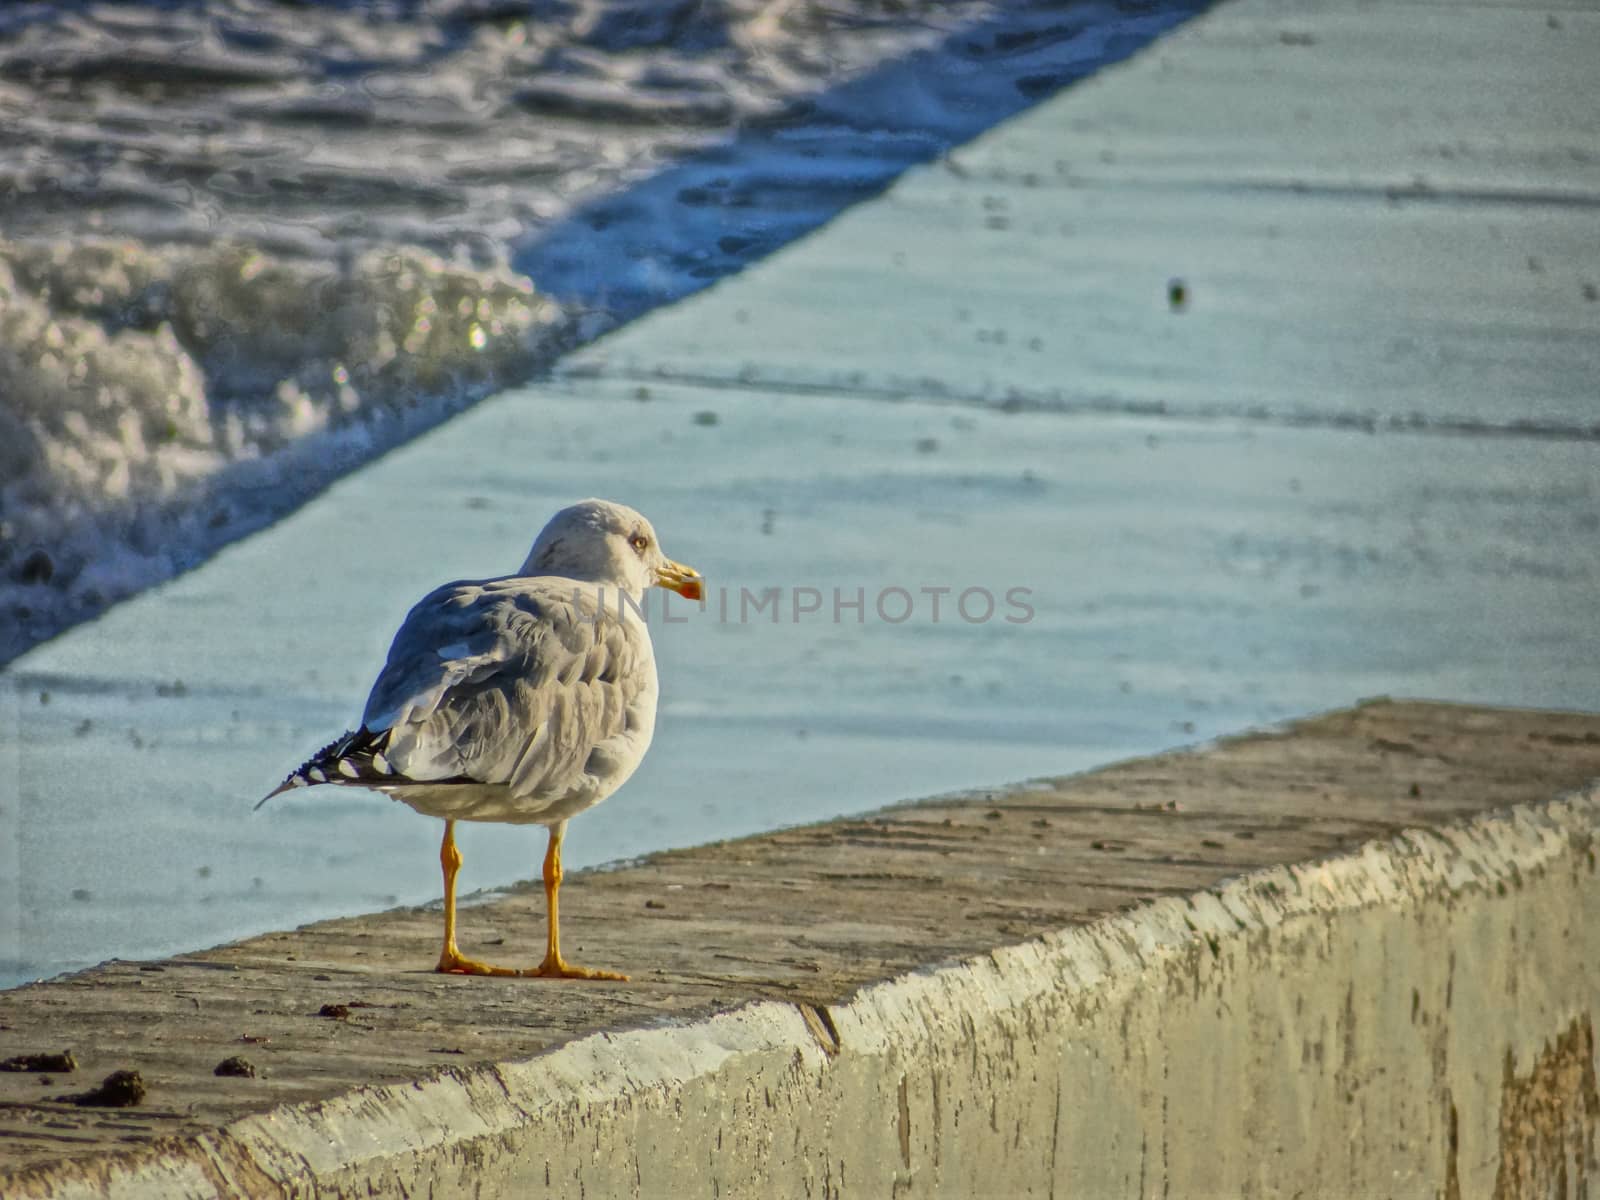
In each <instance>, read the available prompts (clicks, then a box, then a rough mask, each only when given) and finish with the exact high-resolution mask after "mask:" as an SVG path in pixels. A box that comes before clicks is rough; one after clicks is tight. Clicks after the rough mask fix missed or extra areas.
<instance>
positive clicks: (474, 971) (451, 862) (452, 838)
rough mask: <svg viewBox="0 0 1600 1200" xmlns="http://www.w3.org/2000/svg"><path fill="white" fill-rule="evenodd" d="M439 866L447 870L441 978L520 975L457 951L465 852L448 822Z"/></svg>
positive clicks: (512, 970) (509, 968)
mask: <svg viewBox="0 0 1600 1200" xmlns="http://www.w3.org/2000/svg"><path fill="white" fill-rule="evenodd" d="M439 865H440V866H441V867H443V868H444V950H443V951H442V952H441V953H440V955H439V965H438V966H437V967H435V968H434V970H435V971H438V972H439V973H440V974H441V975H520V974H522V972H520V971H518V970H517V969H516V968H514V967H494V966H490V965H489V964H488V963H485V962H479V961H478V960H477V959H475V958H467V957H466V956H465V955H463V954H462V953H461V951H460V950H458V949H457V948H456V875H457V874H459V873H460V871H461V851H460V850H459V849H457V848H456V823H455V822H454V821H446V822H445V823H444V841H443V842H442V843H441V844H440V846H439Z"/></svg>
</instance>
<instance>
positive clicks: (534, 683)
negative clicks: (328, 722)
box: [362, 578, 656, 797]
mask: <svg viewBox="0 0 1600 1200" xmlns="http://www.w3.org/2000/svg"><path fill="white" fill-rule="evenodd" d="M566 587H567V588H568V589H570V588H571V587H572V585H571V584H567V585H566ZM596 612H597V606H596V605H595V603H594V601H593V599H592V598H590V597H586V596H584V595H583V594H582V593H581V592H579V591H577V590H564V589H563V585H562V584H561V583H557V582H555V581H544V580H530V579H519V578H511V579H501V580H490V581H488V582H485V583H456V584H447V585H446V586H444V587H442V588H439V589H438V590H437V591H435V592H433V593H432V594H431V595H429V596H427V597H426V598H425V599H424V600H423V601H422V602H421V603H419V604H418V605H417V606H416V607H415V608H413V609H412V610H411V612H410V614H409V615H408V616H407V617H406V619H405V623H404V624H402V625H401V627H400V630H399V632H398V633H396V634H395V638H394V643H393V644H392V645H391V646H390V648H389V660H388V663H387V665H386V666H385V667H384V669H383V672H382V673H381V674H380V675H379V676H378V681H377V683H375V684H374V685H373V688H372V695H371V696H370V697H369V698H368V700H367V708H366V713H365V715H364V716H363V718H362V723H363V725H364V726H365V727H366V728H367V729H368V730H370V731H372V732H373V733H378V732H379V731H382V730H387V731H388V736H387V738H386V739H385V740H384V745H383V749H382V753H383V755H384V757H385V758H386V759H387V761H388V763H389V765H390V767H391V768H392V769H393V770H394V772H395V773H396V774H397V775H399V776H401V777H402V779H408V780H414V781H417V782H427V781H442V780H454V779H461V780H472V781H476V782H479V783H492V784H504V785H505V786H507V787H508V788H510V790H511V791H512V793H513V794H514V795H518V796H530V797H540V796H557V795H562V794H565V793H567V792H570V791H571V790H573V789H574V788H577V787H579V786H581V785H582V783H583V775H584V769H585V766H586V764H588V762H589V758H590V755H591V754H593V753H594V752H595V750H596V748H597V747H600V746H601V744H602V743H604V742H606V741H608V740H609V739H613V738H616V737H617V736H618V735H621V734H625V733H628V732H630V728H629V725H630V720H631V719H633V718H634V717H635V715H636V713H637V710H636V708H635V701H637V700H639V699H640V698H641V696H642V694H643V693H644V692H646V691H647V690H648V691H649V692H650V693H651V699H652V701H653V695H654V690H655V686H656V683H655V662H654V659H653V656H652V653H651V649H650V644H649V640H648V635H647V634H645V633H643V632H642V631H641V630H640V629H639V628H638V626H637V625H636V624H635V623H633V622H624V621H621V620H618V619H616V616H615V614H605V615H602V616H601V617H600V618H599V619H598V620H597V619H596ZM645 707H646V708H647V709H648V711H651V712H653V710H654V704H653V702H652V703H650V704H648V705H647V706H645ZM645 732H648V731H645ZM388 782H390V783H398V782H401V780H389V781H388Z"/></svg>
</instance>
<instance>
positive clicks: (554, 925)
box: [521, 821, 628, 982]
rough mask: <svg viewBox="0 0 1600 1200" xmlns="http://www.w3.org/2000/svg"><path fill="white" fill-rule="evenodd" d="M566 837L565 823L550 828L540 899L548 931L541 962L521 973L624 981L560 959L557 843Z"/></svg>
mask: <svg viewBox="0 0 1600 1200" xmlns="http://www.w3.org/2000/svg"><path fill="white" fill-rule="evenodd" d="M566 836H567V823H566V822H565V821H560V822H558V823H556V824H555V825H552V826H551V827H550V846H549V848H548V849H547V850H546V851H545V852H544V898H545V904H546V906H547V907H548V909H549V921H550V931H549V936H548V938H547V940H546V942H545V952H544V961H543V962H542V963H540V964H539V965H538V966H537V967H531V968H529V969H528V970H526V971H523V972H521V974H523V975H527V976H533V977H537V978H540V979H617V980H622V981H624V982H626V980H627V978H628V977H627V976H626V975H619V974H618V973H617V972H615V971H597V970H594V969H593V968H592V967H575V966H573V965H572V964H571V963H569V962H567V961H566V959H564V958H562V957H561V911H560V906H559V905H560V900H559V898H560V892H561V842H562V839H564V838H565V837H566Z"/></svg>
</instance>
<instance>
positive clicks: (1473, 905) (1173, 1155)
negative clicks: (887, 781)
mask: <svg viewBox="0 0 1600 1200" xmlns="http://www.w3.org/2000/svg"><path fill="white" fill-rule="evenodd" d="M1597 824H1600V793H1594V792H1591V793H1588V794H1585V795H1580V796H1575V797H1569V798H1567V799H1566V800H1562V801H1555V802H1551V803H1548V804H1545V805H1540V806H1524V807H1521V808H1518V809H1515V810H1512V811H1510V812H1502V813H1494V814H1489V815H1485V816H1481V817H1478V818H1475V819H1472V820H1470V821H1468V822H1466V823H1463V824H1460V825H1457V826H1454V827H1445V828H1442V829H1441V830H1439V831H1437V832H1418V833H1414V834H1407V835H1403V836H1402V837H1399V838H1396V839H1392V840H1390V841H1387V842H1375V843H1369V844H1368V845H1366V846H1365V847H1363V848H1362V849H1361V850H1360V851H1359V852H1357V853H1354V854H1350V855H1346V856H1343V857H1339V858H1336V859H1333V860H1330V861H1326V862H1323V863H1320V864H1316V865H1307V866H1295V867H1285V868H1279V869H1272V870H1268V871H1264V872H1258V873H1255V874H1252V875H1250V876H1248V877H1245V878H1242V879H1239V880H1236V881H1233V882H1230V883H1227V884H1224V885H1221V886H1219V887H1217V888H1215V889H1212V890H1208V891H1205V892H1202V893H1200V894H1197V895H1193V896H1190V897H1186V898H1166V899H1161V900H1158V901H1156V902H1155V903H1153V904H1151V905H1149V906H1147V907H1144V908H1142V909H1140V910H1138V911H1135V912H1132V913H1127V914H1124V915H1117V916H1112V917H1109V918H1106V919H1103V920H1100V921H1097V922H1094V923H1091V924H1087V925H1084V926H1082V927H1079V928H1075V929H1070V930H1067V931H1065V932H1060V933H1057V934H1053V935H1050V936H1046V937H1044V938H1041V939H1038V940H1035V941H1032V942H1029V943H1027V944H1024V945H1021V946H1017V947H1014V948H1010V949H1004V950H997V951H996V952H994V953H993V954H990V955H986V956H983V957H980V958H976V959H970V960H967V961H965V962H962V963H960V964H958V965H952V966H948V967H945V968H941V969H935V970H927V971H922V972H916V973H912V974H910V975H907V976H904V977H902V978H898V979H895V980H892V981H890V982H887V983H883V984H879V985H876V986H874V987H871V988H869V989H867V990H866V991H864V992H862V993H860V994H859V995H857V996H856V998H854V999H853V1000H852V1001H850V1002H849V1003H847V1004H843V1005H841V1006H838V1007H835V1008H832V1009H818V1008H813V1007H807V1006H797V1005H794V1004H789V1003H779V1002H755V1003H752V1004H750V1005H748V1006H747V1007H745V1008H743V1009H740V1010H738V1011H735V1012H732V1013H728V1014H723V1015H719V1016H715V1017H713V1018H711V1019H709V1020H705V1021H702V1022H697V1023H686V1024H674V1025H670V1026H668V1027H663V1028H652V1029H645V1030H635V1031H632V1032H626V1033H618V1034H598V1035H594V1036H591V1037H587V1038H583V1039H580V1040H578V1041H576V1042H574V1043H571V1044H569V1045H567V1046H565V1047H563V1048H561V1049H559V1050H556V1051H554V1052H552V1053H549V1054H547V1055H544V1056H542V1057H539V1058H536V1059H533V1060H531V1061H526V1062H521V1063H509V1064H503V1065H500V1066H498V1067H494V1068H490V1069H482V1068H479V1069H474V1070H469V1071H465V1072H461V1073H459V1074H451V1073H446V1074H444V1075H442V1076H440V1077H438V1078H436V1079H433V1080H429V1081H420V1082H417V1083H415V1084H411V1085H405V1086H398V1087H368V1088H363V1089H359V1090H357V1091H356V1092H354V1093H351V1094H349V1095H346V1096H343V1097H339V1098H335V1099H333V1100H330V1101H327V1102H323V1103H315V1104H302V1105H298V1106H289V1107H285V1108H279V1109H277V1110H274V1111H272V1112H270V1113H267V1114H265V1115H260V1116H252V1117H246V1118H244V1119H242V1120H239V1121H236V1122H234V1123H232V1124H231V1125H230V1126H229V1127H227V1128H226V1129H225V1130H220V1131H217V1132H215V1133H213V1134H209V1135H206V1136H205V1137H203V1138H201V1139H200V1140H199V1141H198V1142H196V1143H195V1144H194V1145H192V1146H190V1147H187V1148H185V1149H183V1150H182V1151H181V1152H173V1151H172V1150H170V1149H168V1148H164V1147H160V1146H157V1147H153V1148H152V1149H151V1151H150V1152H149V1153H147V1154H143V1155H140V1156H139V1158H138V1159H135V1160H131V1161H123V1162H121V1163H119V1164H117V1165H115V1166H111V1167H109V1168H107V1170H106V1171H101V1170H96V1171H94V1172H92V1173H90V1174H87V1175H86V1174H84V1173H81V1172H76V1171H74V1172H72V1173H70V1175H63V1176H61V1177H59V1178H57V1179H56V1180H55V1181H54V1184H53V1186H50V1187H45V1188H40V1189H38V1192H37V1194H49V1195H53V1196H63V1197H64V1196H89V1195H96V1194H101V1193H102V1192H106V1193H109V1194H111V1195H128V1196H144V1195H156V1194H179V1193H182V1194H194V1195H210V1194H217V1193H223V1194H227V1193H247V1194H267V1193H269V1192H271V1191H274V1190H276V1188H277V1187H278V1186H280V1185H281V1186H283V1187H284V1188H285V1190H286V1191H287V1192H288V1193H289V1194H293V1195H308V1196H309V1195H313V1194H315V1195H351V1196H354V1195H361V1196H367V1195H396V1196H398V1195H428V1196H433V1197H441V1198H442V1197H449V1196H473V1197H491V1196H506V1197H520V1196H528V1195H544V1194H549V1195H562V1196H577V1195H583V1196H590V1197H593V1196H610V1195H621V1196H656V1195H692V1196H744V1195H805V1196H819V1197H820V1196H890V1195H896V1196H898V1195H917V1196H931V1195H949V1196H972V1195H1017V1196H1024V1195H1034V1196H1051V1195H1054V1196H1074V1195H1076V1196H1129V1195H1149V1196H1155V1195H1182V1196H1216V1195H1230V1196H1232V1195H1238V1196H1287V1195H1296V1194H1300V1195H1324V1196H1331V1195H1344V1196H1348V1195H1363V1196H1439V1197H1450V1198H1453V1197H1490V1196H1580V1195H1585V1194H1590V1193H1588V1192H1586V1190H1585V1189H1592V1187H1593V1186H1594V1183H1595V1181H1596V1179H1597V1178H1600V1177H1597V1175H1596V1159H1595V1154H1596V1124H1597V1121H1600V1099H1597V1094H1596V1086H1595V1044H1594V1023H1595V1017H1596V1013H1597V1011H1600V921H1593V920H1589V921H1586V920H1585V919H1584V917H1585V914H1590V915H1592V914H1593V913H1595V912H1596V911H1600V875H1597V872H1596V859H1595V842H1594V834H1595V831H1596V827H1597ZM43 1182H45V1181H44V1179H43V1178H42V1177H37V1176H36V1177H34V1183H35V1184H41V1183H43ZM34 1191H35V1189H34V1188H30V1189H29V1192H30V1193H33V1192H34Z"/></svg>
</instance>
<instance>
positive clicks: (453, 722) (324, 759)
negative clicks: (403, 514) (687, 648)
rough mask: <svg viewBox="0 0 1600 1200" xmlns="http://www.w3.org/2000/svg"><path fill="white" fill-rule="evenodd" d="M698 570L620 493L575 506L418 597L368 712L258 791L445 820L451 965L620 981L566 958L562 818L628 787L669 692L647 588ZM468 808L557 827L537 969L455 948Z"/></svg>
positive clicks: (443, 861) (699, 582)
mask: <svg viewBox="0 0 1600 1200" xmlns="http://www.w3.org/2000/svg"><path fill="white" fill-rule="evenodd" d="M703 583H704V580H703V579H702V577H701V575H700V573H699V572H698V571H696V570H694V569H693V568H691V567H686V566H683V565H681V564H680V563H675V562H673V561H672V560H671V559H669V558H667V557H666V555H664V554H663V553H662V552H661V545H660V542H659V541H658V539H657V538H656V531H655V530H654V529H653V528H652V527H651V525H650V522H649V521H647V520H645V519H644V517H643V516H641V515H640V514H639V513H637V512H635V511H634V510H633V509H631V508H628V507H627V506H626V505H622V504H616V503H613V502H612V501H609V500H583V501H580V502H579V503H577V504H574V505H572V506H570V507H568V508H564V509H562V510H561V511H560V512H558V513H556V515H555V516H553V517H551V518H550V522H549V524H547V525H546V526H545V527H544V530H543V531H542V532H541V533H540V534H539V536H538V538H537V539H536V540H535V541H534V543H533V549H532V550H531V551H529V553H528V558H527V561H525V562H524V563H523V564H522V567H521V569H520V570H519V571H517V573H516V574H514V575H506V576H502V577H500V578H496V579H483V580H468V581H462V582H457V583H447V584H445V585H444V586H443V587H440V588H437V589H435V590H434V591H433V592H430V593H429V594H428V595H427V596H425V597H423V599H422V601H421V602H420V603H418V604H417V606H416V607H415V608H413V609H412V610H411V612H410V613H409V614H407V616H406V619H405V621H404V623H403V624H402V625H401V626H400V630H399V632H398V633H396V634H395V636H394V642H393V644H392V645H391V646H390V647H389V659H388V662H387V663H386V664H385V665H384V668H383V671H382V672H381V673H380V674H379V675H378V680H377V682H376V683H374V684H373V685H372V694H371V695H370V696H368V698H367V707H366V711H365V712H364V713H363V715H362V718H361V727H360V728H359V729H357V730H355V731H354V732H352V733H346V734H345V735H344V736H343V737H340V738H338V739H336V740H335V741H333V742H331V743H330V744H328V745H327V746H325V747H323V748H322V749H321V750H319V751H317V753H316V754H314V755H312V756H311V757H310V758H309V759H307V760H306V762H305V763H303V764H302V765H301V766H300V767H299V768H297V769H296V770H295V771H294V772H293V773H292V774H290V775H289V777H288V778H287V779H285V780H284V781H283V783H282V784H280V785H279V786H278V787H277V788H275V789H274V790H273V791H272V792H270V793H269V794H268V795H267V796H265V797H263V799H262V801H261V804H265V803H266V802H267V800H270V799H271V798H272V797H273V796H276V795H279V794H280V793H282V792H286V791H289V790H291V789H293V788H301V787H310V786H313V785H316V784H338V785H342V786H345V787H362V788H370V789H372V790H374V791H379V792H383V793H384V794H386V795H388V796H391V797H393V798H394V799H396V800H400V801H403V802H404V803H406V804H409V805H410V806H411V807H412V808H414V809H416V810H417V811H418V812H420V813H424V814H426V815H427V816H431V817H439V818H441V819H443V821H444V841H443V843H442V844H441V845H440V847H439V864H440V866H441V867H443V868H444V949H443V951H442V952H441V953H440V955H439V963H438V966H437V968H436V970H438V971H439V972H441V973H446V974H455V975H512V976H522V977H540V978H557V979H616V980H626V979H627V976H626V975H621V974H618V973H616V972H614V971H599V970H593V969H591V968H587V967H578V966H573V965H572V964H571V963H569V962H567V961H566V959H564V958H563V957H562V956H561V935H560V926H559V918H558V909H557V894H558V893H559V892H560V890H561V843H562V840H563V838H565V836H566V831H567V821H568V820H570V819H571V818H572V817H573V816H575V815H577V814H578V813H580V812H582V811H584V809H587V808H592V807H594V806H595V805H596V804H599V803H600V801H602V800H604V799H605V798H606V797H607V796H609V795H611V793H612V792H614V791H616V790H617V789H618V788H619V787H621V786H622V785H623V783H625V782H626V781H627V779H628V777H629V776H630V775H632V774H633V772H634V770H635V769H636V768H637V767H638V765H639V762H640V760H641V759H643V758H644V754H645V751H646V750H648V749H649V748H650V739H651V737H652V736H653V734H654V732H655V723H656V697H657V691H658V689H657V681H656V661H655V651H654V650H653V649H652V647H651V644H650V630H649V628H648V626H647V625H646V624H645V621H644V617H643V605H644V595H645V592H646V590H647V589H648V588H650V587H652V586H655V587H664V588H667V589H669V590H671V591H674V592H677V593H678V594H679V595H681V596H683V597H685V598H686V599H690V600H699V599H701V597H702V595H703ZM256 807H257V808H259V807H260V804H258V805H257V806H256ZM457 821H496V822H504V823H507V824H513V825H543V826H545V828H546V829H547V830H548V831H549V843H548V847H547V849H546V851H545V856H544V894H545V901H546V906H547V913H548V916H547V920H548V923H549V929H548V935H547V941H546V948H545V956H544V961H542V962H541V963H540V964H539V965H538V966H536V967H529V968H523V969H518V968H514V967H497V966H491V965H490V964H488V963H484V962H479V961H478V960H476V959H472V958H468V957H466V956H465V955H464V954H462V953H461V951H460V950H459V949H458V948H457V946H456V875H457V874H458V873H459V872H460V870H461V851H460V850H459V849H457V848H456V841H455V827H456V822H457Z"/></svg>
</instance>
